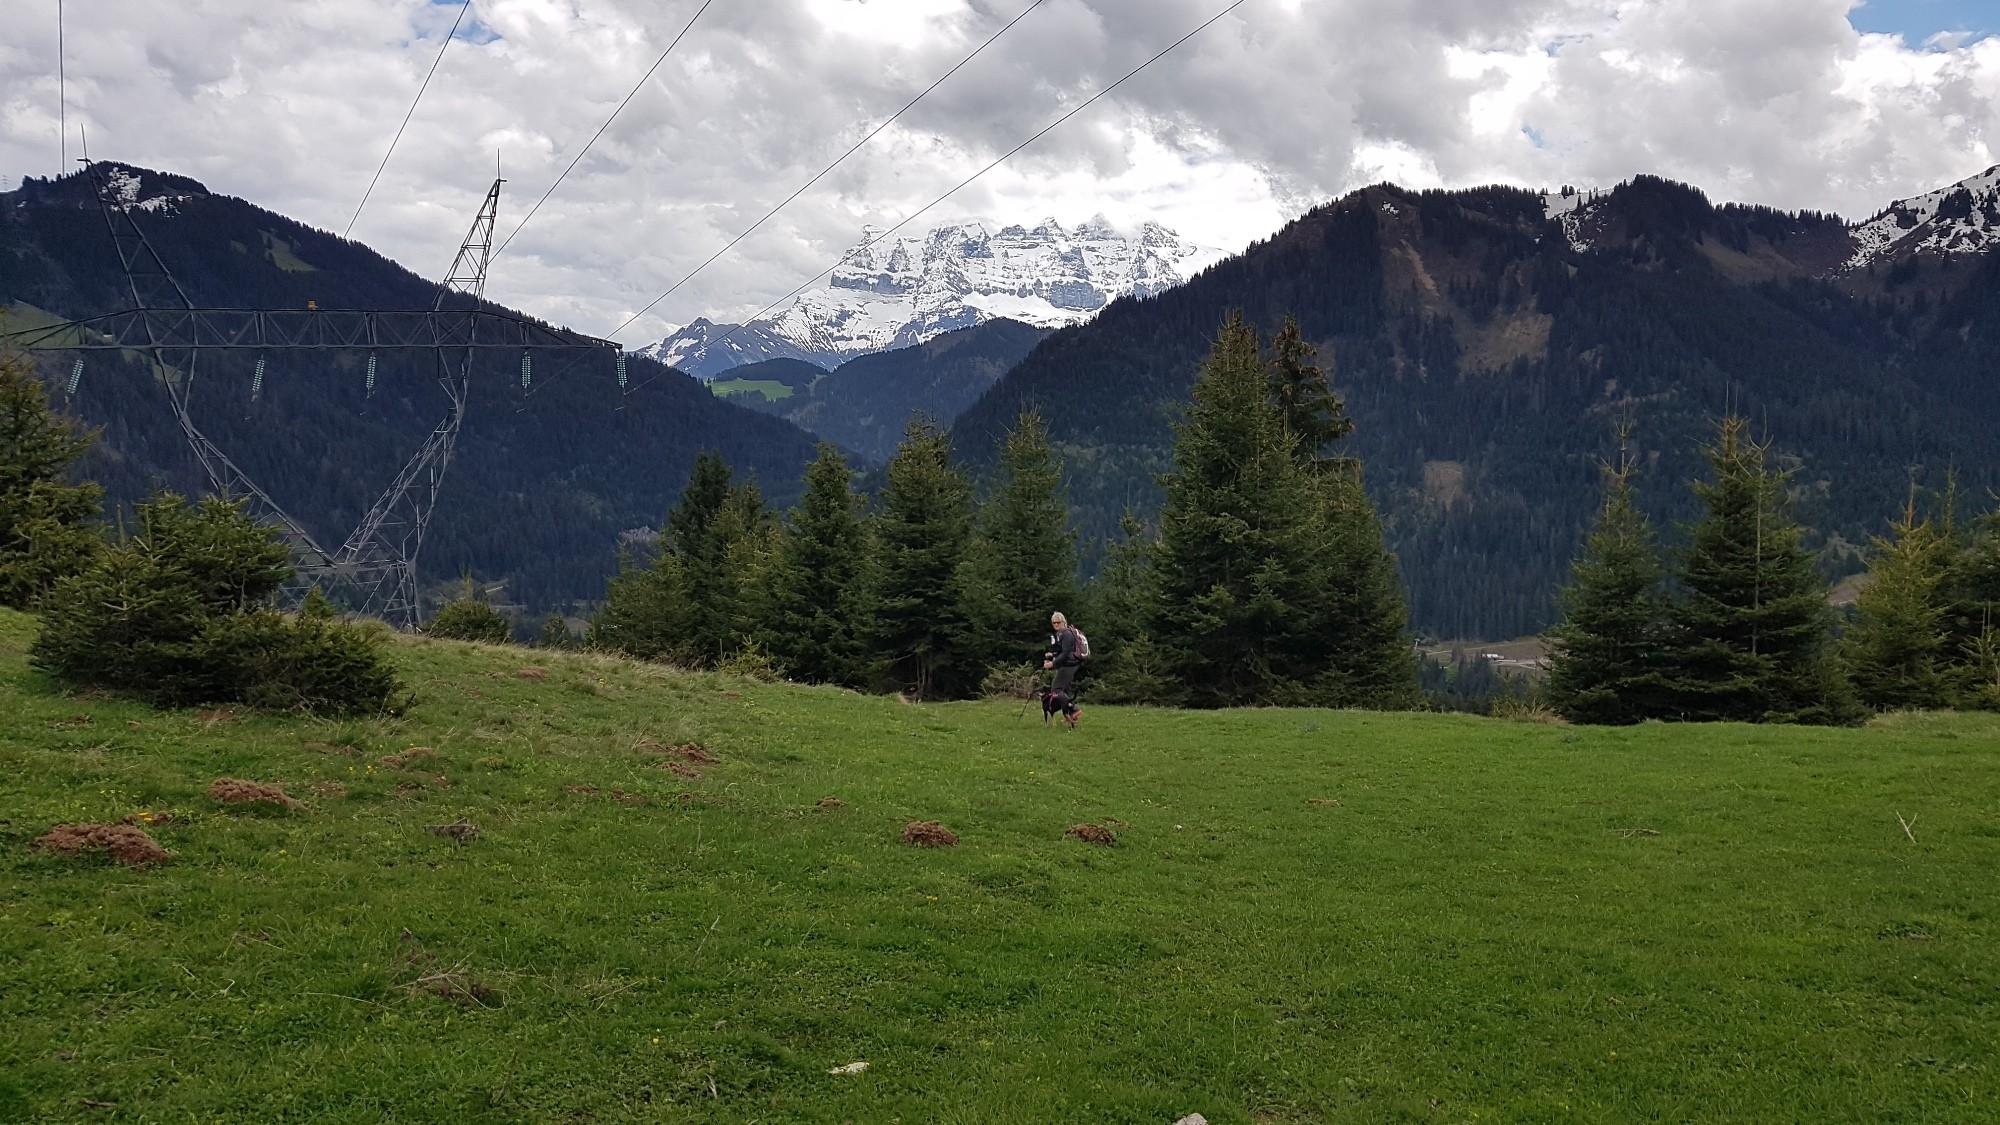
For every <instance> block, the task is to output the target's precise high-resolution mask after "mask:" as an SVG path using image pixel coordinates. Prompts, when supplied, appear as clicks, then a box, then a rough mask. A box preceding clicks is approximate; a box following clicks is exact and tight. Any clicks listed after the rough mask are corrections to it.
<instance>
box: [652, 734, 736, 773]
mask: <svg viewBox="0 0 2000 1125" xmlns="http://www.w3.org/2000/svg"><path fill="white" fill-rule="evenodd" d="M639 749H641V750H644V751H645V752H646V753H648V754H665V755H666V756H667V757H669V758H679V759H680V760H681V761H683V762H693V763H694V764H695V765H698V766H712V765H715V764H716V763H717V762H720V761H721V760H722V759H721V758H718V757H716V756H715V755H713V754H711V753H709V752H708V748H707V747H705V746H703V745H702V744H701V743H699V742H683V743H681V744H680V745H678V746H662V745H660V744H659V743H657V742H654V741H653V740H652V739H650V738H642V739H640V740H639Z"/></svg>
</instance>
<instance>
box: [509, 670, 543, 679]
mask: <svg viewBox="0 0 2000 1125" xmlns="http://www.w3.org/2000/svg"><path fill="white" fill-rule="evenodd" d="M514 674H515V675H517V676H519V677H521V678H522V679H524V680H546V679H548V678H549V670H548V669H547V668H523V669H521V670H520V671H519V672H516V673H514Z"/></svg>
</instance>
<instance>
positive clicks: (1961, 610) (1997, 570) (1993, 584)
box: [1942, 507, 2000, 710]
mask: <svg viewBox="0 0 2000 1125" xmlns="http://www.w3.org/2000/svg"><path fill="white" fill-rule="evenodd" d="M1942 597H1943V601H1944V605H1945V620H1944V626H1945V635H1946V638H1947V644H1948V647H1949V650H1950V656H1951V659H1952V660H1953V661H1954V662H1955V663H1956V664H1957V665H1958V666H1959V668H1960V670H1961V675H1962V677H1963V679H1962V681H1961V694H1960V698H1959V701H1958V705H1959V706H1961V707H1978V708H1986V709H1989V710H2000V507H1996V508H1995V509H1994V510H1993V511H1991V512H1989V513H1987V514H1986V516H1985V517H1983V518H1982V519H1981V520H1980V521H1979V522H1978V523H1977V524H1976V525H1975V526H1974V528H1973V530H1972V533H1971V534H1970V535H1968V536H1966V537H1965V539H1964V541H1963V542H1962V543H1958V544H1956V550H1954V551H1953V553H1952V557H1951V561H1950V564H1949V566H1948V568H1947V570H1946V575H1945V581H1944V590H1943V594H1942Z"/></svg>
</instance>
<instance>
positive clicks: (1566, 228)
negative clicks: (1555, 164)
mask: <svg viewBox="0 0 2000 1125" xmlns="http://www.w3.org/2000/svg"><path fill="white" fill-rule="evenodd" d="M1605 194H1606V193H1605V192H1602V191H1599V190H1598V189H1596V188H1579V187H1569V186H1567V185H1565V186H1564V187H1563V188H1562V190H1560V191H1556V192H1550V191H1548V190H1546V189H1544V190H1543V191H1542V215H1543V217H1544V218H1549V219H1554V220H1556V223H1557V225H1558V226H1560V227H1562V232H1563V238H1565V239H1567V240H1568V242H1569V248H1570V249H1571V250H1574V251H1576V252H1577V253H1579V254H1582V253H1585V252H1586V251H1588V250H1589V249H1590V240H1589V239H1588V238H1586V237H1585V236H1584V231H1583V221H1584V219H1585V218H1586V217H1587V216H1588V214H1589V211H1590V208H1591V205H1592V204H1594V203H1596V202H1597V201H1598V200H1599V199H1600V198H1602V197H1603V196H1604V195H1605Z"/></svg>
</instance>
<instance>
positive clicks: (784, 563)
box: [758, 442, 868, 685]
mask: <svg viewBox="0 0 2000 1125" xmlns="http://www.w3.org/2000/svg"><path fill="white" fill-rule="evenodd" d="M853 477H854V474H853V473H852V471H851V470H849V469H848V467H847V459H846V458H845V457H843V456H841V453H840V450H839V449H838V448H837V447H835V446H833V445H832V444H829V443H826V442H821V443H820V446H819V457H818V458H817V459H816V460H814V461H813V463H812V464H810V465H808V466H806V474H805V491H804V494H803V495H801V496H800V497H799V502H798V504H797V506H796V507H794V508H793V509H792V512H791V519H790V520H789V521H788V522H787V523H786V525H785V528H784V531H783V532H782V534H781V535H780V537H779V540H778V546H777V551H776V554H775V556H774V559H773V562H772V566H771V571H770V576H769V578H768V580H767V581H766V583H765V592H766V593H765V599H766V600H765V611H764V615H763V619H762V625H761V628H760V631H759V633H758V638H759V643H760V644H761V645H762V646H763V648H764V650H765V651H766V652H767V653H769V654H770V656H771V659H772V660H773V661H775V662H776V663H777V664H778V666H780V667H781V668H783V669H785V672H786V674H787V675H789V676H790V677H791V678H793V679H795V680H802V681H805V682H807V683H831V684H849V685H858V684H860V683H862V682H864V681H865V679H866V677H867V662H866V660H865V659H864V656H863V642H862V635H863V630H864V628H865V626H866V625H867V621H866V618H865V609H866V604H867V603H866V597H867V589H866V584H867V578H868V570H867V567H868V540H867V534H866V529H865V527H864V526H863V524H862V522H861V515H860V508H861V503H860V497H858V496H856V495H855V494H854V491H853Z"/></svg>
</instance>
